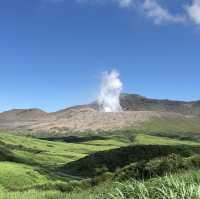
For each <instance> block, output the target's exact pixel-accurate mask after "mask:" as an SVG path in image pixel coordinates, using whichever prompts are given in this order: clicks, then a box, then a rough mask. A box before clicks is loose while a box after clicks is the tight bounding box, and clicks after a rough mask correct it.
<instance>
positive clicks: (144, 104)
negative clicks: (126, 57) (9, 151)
mask: <svg viewBox="0 0 200 199" xmlns="http://www.w3.org/2000/svg"><path fill="white" fill-rule="evenodd" d="M121 106H122V107H123V110H124V111H123V112H119V113H104V112H101V111H99V110H98V109H99V107H98V105H97V104H96V103H92V104H89V105H82V106H75V107H71V108H67V109H64V110H61V111H57V112H53V113H47V112H44V111H42V110H40V109H14V110H10V111H6V112H3V113H0V129H7V130H15V131H16V130H17V131H32V132H59V131H64V130H77V131H86V130H93V131H96V130H111V129H116V128H125V127H129V126H137V125H140V124H141V123H143V122H149V121H151V120H152V119H163V120H165V119H188V120H189V119H191V118H197V117H199V116H200V102H199V101H196V102H181V101H171V100H153V99H148V98H145V97H142V96H139V95H134V94H122V95H121Z"/></svg>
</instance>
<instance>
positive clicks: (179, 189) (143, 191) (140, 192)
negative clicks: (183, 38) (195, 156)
mask: <svg viewBox="0 0 200 199" xmlns="http://www.w3.org/2000/svg"><path fill="white" fill-rule="evenodd" d="M199 187H200V171H191V172H187V173H183V174H178V175H170V176H166V177H162V178H156V179H153V180H149V181H146V182H140V181H134V180H130V181H127V182H124V183H109V184H107V183H106V184H103V185H101V186H98V187H95V188H94V189H90V190H85V191H81V192H77V191H76V192H71V193H61V192H58V191H42V192H38V191H35V190H32V191H28V192H14V193H11V192H10V193H8V192H0V198H3V199H27V198H28V199H88V198H89V199H122V198H123V199H130V198H138V199H155V198H156V199H200V192H199Z"/></svg>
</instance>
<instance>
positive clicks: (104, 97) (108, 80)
mask: <svg viewBox="0 0 200 199" xmlns="http://www.w3.org/2000/svg"><path fill="white" fill-rule="evenodd" d="M122 87H123V84H122V82H121V80H120V79H119V73H118V72H117V71H116V70H112V71H111V72H110V73H109V72H108V71H106V72H104V73H103V77H102V84H101V89H100V93H99V96H98V99H97V101H98V104H99V106H100V107H101V111H104V112H120V111H122V108H121V105H120V93H121V92H122Z"/></svg>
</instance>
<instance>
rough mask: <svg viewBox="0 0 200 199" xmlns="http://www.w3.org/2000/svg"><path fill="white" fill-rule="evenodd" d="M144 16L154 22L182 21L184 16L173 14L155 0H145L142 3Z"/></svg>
mask: <svg viewBox="0 0 200 199" xmlns="http://www.w3.org/2000/svg"><path fill="white" fill-rule="evenodd" d="M142 7H143V9H144V12H145V13H146V16H147V17H149V18H152V19H153V21H154V23H156V24H161V23H163V22H171V23H182V22H184V21H185V17H184V16H182V15H173V14H171V13H170V12H169V10H168V9H167V8H163V7H162V6H161V5H160V4H158V2H157V1H156V0H145V1H144V3H143V5H142Z"/></svg>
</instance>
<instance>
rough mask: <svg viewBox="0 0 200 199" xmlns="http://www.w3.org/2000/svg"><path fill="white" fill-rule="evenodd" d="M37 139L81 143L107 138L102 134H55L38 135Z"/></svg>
mask: <svg viewBox="0 0 200 199" xmlns="http://www.w3.org/2000/svg"><path fill="white" fill-rule="evenodd" d="M38 139H41V140H47V141H54V142H55V141H57V142H66V143H81V142H88V141H96V140H107V139H109V138H106V137H102V136H84V137H79V136H55V137H40V138H38Z"/></svg>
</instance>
